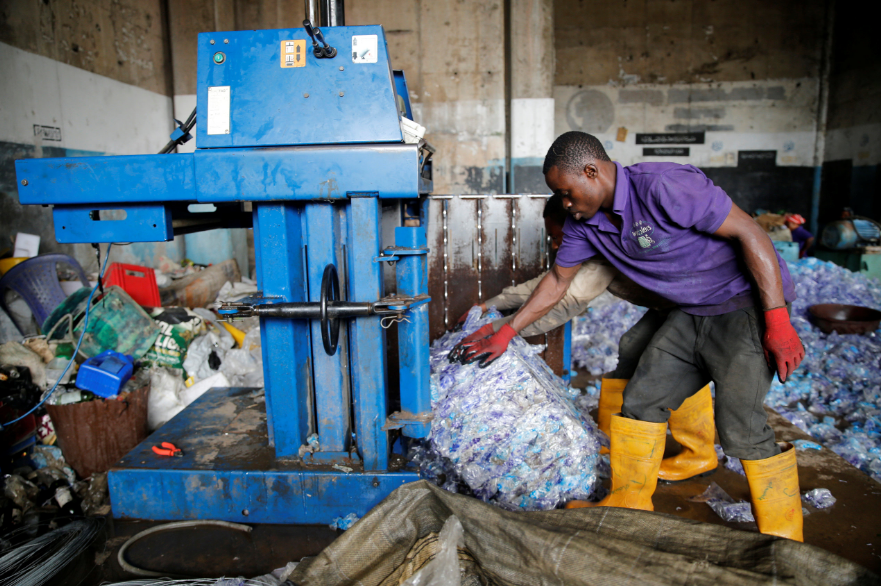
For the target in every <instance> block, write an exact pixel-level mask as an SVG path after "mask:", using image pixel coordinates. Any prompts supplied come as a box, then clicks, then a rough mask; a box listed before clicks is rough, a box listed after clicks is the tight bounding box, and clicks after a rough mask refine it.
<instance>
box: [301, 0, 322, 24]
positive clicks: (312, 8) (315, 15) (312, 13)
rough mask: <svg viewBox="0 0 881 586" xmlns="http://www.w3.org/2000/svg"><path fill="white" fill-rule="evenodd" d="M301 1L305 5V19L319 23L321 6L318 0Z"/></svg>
mask: <svg viewBox="0 0 881 586" xmlns="http://www.w3.org/2000/svg"><path fill="white" fill-rule="evenodd" d="M303 2H304V4H305V5H306V20H308V21H309V22H311V23H312V24H313V25H316V24H319V23H320V22H321V8H320V7H319V3H318V0H303Z"/></svg>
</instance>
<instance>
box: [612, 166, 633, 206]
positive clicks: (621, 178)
mask: <svg viewBox="0 0 881 586" xmlns="http://www.w3.org/2000/svg"><path fill="white" fill-rule="evenodd" d="M615 167H616V168H617V169H618V172H617V173H615V199H614V200H613V201H612V211H613V212H615V213H616V214H619V215H620V214H622V213H624V208H625V207H627V196H628V195H630V181H629V177H628V174H627V172H626V171H625V170H624V166H623V165H621V163H619V162H618V161H615Z"/></svg>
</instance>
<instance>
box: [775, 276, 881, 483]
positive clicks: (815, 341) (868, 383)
mask: <svg viewBox="0 0 881 586" xmlns="http://www.w3.org/2000/svg"><path fill="white" fill-rule="evenodd" d="M789 272H790V274H791V275H792V278H793V281H794V283H795V289H796V294H797V295H798V298H797V299H796V300H795V302H794V303H793V304H792V325H793V326H794V327H795V329H796V331H797V332H798V335H799V336H800V337H801V340H802V343H803V344H804V347H805V358H804V361H803V362H802V364H801V365H800V366H799V368H798V369H797V370H796V371H795V373H793V375H792V376H791V377H790V378H789V379H788V380H787V381H786V383H785V384H781V383H780V382H779V381H777V379H776V378H775V379H774V382H773V383H772V385H771V390H770V392H769V393H768V396H767V397H766V399H765V403H766V404H767V405H769V406H771V407H773V408H774V409H776V410H777V412H778V413H780V414H781V415H782V416H783V417H785V418H786V419H788V420H789V421H791V422H792V423H793V424H794V425H796V426H797V427H798V428H799V429H801V430H802V431H804V432H805V433H807V434H810V435H811V436H813V437H814V438H815V439H817V440H819V441H820V442H821V443H822V444H823V445H825V446H826V447H827V448H829V449H831V450H832V451H834V452H835V453H837V454H838V455H839V456H841V457H842V458H844V459H845V460H847V461H848V462H850V463H851V464H852V465H854V466H856V467H857V468H859V469H860V470H862V471H863V472H865V473H867V474H868V475H869V476H871V477H872V478H874V479H875V480H878V481H881V363H879V358H878V357H879V356H881V332H873V333H871V334H868V335H840V334H837V333H835V332H833V333H831V334H828V335H827V334H824V333H823V332H821V331H820V330H819V329H817V328H816V327H814V326H813V325H812V324H811V323H810V322H809V321H808V319H807V315H808V313H807V309H808V307H810V306H811V305H815V304H818V303H843V304H848V305H862V306H865V307H871V308H873V309H881V283H879V282H878V281H877V280H874V279H870V278H869V277H867V276H865V275H863V274H860V273H853V272H851V271H849V270H847V269H845V268H843V267H840V266H838V265H835V264H832V263H829V262H824V261H821V260H817V259H815V258H805V259H801V260H799V261H797V262H794V263H789Z"/></svg>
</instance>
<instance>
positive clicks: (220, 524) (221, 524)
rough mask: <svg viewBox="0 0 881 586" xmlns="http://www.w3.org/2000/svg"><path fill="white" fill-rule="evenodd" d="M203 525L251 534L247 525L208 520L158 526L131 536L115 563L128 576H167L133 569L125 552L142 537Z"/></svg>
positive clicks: (120, 549) (136, 568) (121, 548)
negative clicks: (117, 563)
mask: <svg viewBox="0 0 881 586" xmlns="http://www.w3.org/2000/svg"><path fill="white" fill-rule="evenodd" d="M205 525H214V526H217V527H226V528H227V529H235V530H236V531H244V532H245V533H250V532H251V527H250V526H249V525H242V524H241V523H230V522H229V521H210V520H199V521H177V522H175V523H166V524H165V525H159V526H158V527H151V528H150V529H146V530H144V531H141V532H140V533H138V534H137V535H134V536H132V538H131V539H129V540H128V541H126V542H125V543H124V544H123V545H122V547H120V548H119V553H118V554H117V556H116V559H117V561H118V562H119V567H121V568H122V569H123V570H125V571H126V572H128V573H130V574H135V575H137V576H156V577H160V576H167V574H163V573H162V572H154V571H152V570H144V569H141V568H138V567H135V566H133V565H131V564H130V563H128V562H127V561H125V552H126V550H127V549H128V548H129V547H131V546H132V544H134V543H135V542H136V541H138V540H139V539H141V538H142V537H146V536H148V535H152V534H153V533H160V532H162V531H171V530H173V529H182V528H184V527H203V526H205Z"/></svg>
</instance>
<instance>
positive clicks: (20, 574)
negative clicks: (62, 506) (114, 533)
mask: <svg viewBox="0 0 881 586" xmlns="http://www.w3.org/2000/svg"><path fill="white" fill-rule="evenodd" d="M103 528H104V519H103V518H100V517H98V518H87V519H79V520H76V521H73V522H71V523H68V524H67V525H65V526H63V527H59V528H58V529H55V530H54V531H50V532H49V533H46V534H44V535H41V536H40V537H37V538H36V539H32V540H31V541H28V542H27V543H23V544H21V545H19V546H16V547H13V548H12V549H10V550H9V551H8V552H6V553H4V554H3V555H2V556H0V586H13V585H15V586H42V585H43V584H45V583H46V582H48V581H49V580H50V579H51V578H52V577H53V576H55V575H56V574H57V573H58V572H60V571H61V570H63V569H64V568H65V567H66V566H67V565H68V564H70V563H71V562H72V561H74V560H75V559H76V558H77V557H79V555H80V554H81V553H83V551H85V550H86V549H88V547H89V546H90V545H91V544H92V542H94V541H95V538H96V537H98V534H99V533H100V532H101V530H102V529H103Z"/></svg>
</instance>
